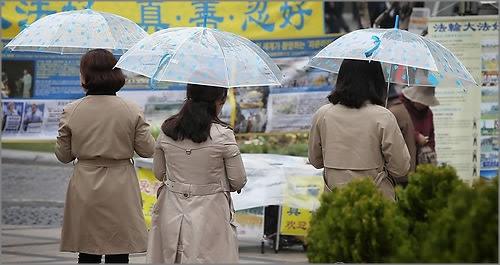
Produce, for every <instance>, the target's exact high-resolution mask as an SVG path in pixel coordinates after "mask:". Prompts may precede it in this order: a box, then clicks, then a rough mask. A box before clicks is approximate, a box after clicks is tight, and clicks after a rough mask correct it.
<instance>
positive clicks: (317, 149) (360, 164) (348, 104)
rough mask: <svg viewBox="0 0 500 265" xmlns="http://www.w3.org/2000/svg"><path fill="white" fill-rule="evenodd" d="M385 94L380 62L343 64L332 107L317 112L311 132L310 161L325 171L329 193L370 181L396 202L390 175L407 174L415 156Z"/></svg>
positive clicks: (345, 61) (360, 61) (325, 107)
mask: <svg viewBox="0 0 500 265" xmlns="http://www.w3.org/2000/svg"><path fill="white" fill-rule="evenodd" d="M385 91H386V89H385V81H384V76H383V73H382V68H381V66H380V63H379V62H376V61H371V62H368V61H362V60H348V59H345V60H344V61H343V62H342V65H341V67H340V72H339V75H338V77H337V84H336V87H335V89H334V90H333V92H332V93H331V94H330V95H329V96H328V100H329V101H330V103H329V104H327V105H324V106H322V107H321V108H320V109H319V110H318V111H317V112H316V113H315V114H314V116H313V122H312V126H311V131H310V134H309V149H308V156H309V161H310V162H311V164H312V165H313V166H314V167H316V168H324V171H323V172H324V178H325V184H326V185H325V189H326V191H329V189H330V188H331V187H342V186H344V185H346V184H347V183H348V182H349V181H350V180H352V179H354V178H359V177H370V178H373V181H374V183H375V185H376V186H378V187H379V189H380V190H382V192H383V194H384V195H385V196H386V197H387V198H390V199H395V193H394V186H393V183H391V181H390V179H389V176H388V174H387V173H389V174H390V175H391V176H393V177H395V178H400V177H403V176H405V175H406V174H407V173H408V170H409V169H410V154H409V152H408V148H407V147H406V143H405V141H404V139H403V136H402V134H401V131H400V129H399V126H398V123H397V121H396V118H395V117H394V115H393V114H392V113H391V112H390V111H389V110H388V109H386V108H385V107H383V106H384V105H385V95H386V93H385ZM386 171H387V172H386Z"/></svg>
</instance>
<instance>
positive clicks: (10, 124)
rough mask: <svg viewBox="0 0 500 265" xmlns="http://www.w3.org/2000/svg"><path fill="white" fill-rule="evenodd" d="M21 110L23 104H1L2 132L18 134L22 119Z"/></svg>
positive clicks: (10, 102)
mask: <svg viewBox="0 0 500 265" xmlns="http://www.w3.org/2000/svg"><path fill="white" fill-rule="evenodd" d="M23 108H24V103H23V102H13V101H9V102H3V118H2V132H4V133H17V132H19V129H20V127H21V120H22V117H23Z"/></svg>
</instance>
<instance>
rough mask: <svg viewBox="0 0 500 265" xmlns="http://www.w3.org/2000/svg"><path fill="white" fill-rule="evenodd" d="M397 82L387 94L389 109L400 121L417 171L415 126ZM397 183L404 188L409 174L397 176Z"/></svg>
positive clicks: (412, 168)
mask: <svg viewBox="0 0 500 265" xmlns="http://www.w3.org/2000/svg"><path fill="white" fill-rule="evenodd" d="M395 86H396V85H395V84H390V86H389V94H388V95H387V109H389V110H390V111H391V112H392V114H394V117H396V121H397V122H398V126H399V129H400V130H401V134H403V138H404V140H405V143H406V147H408V152H410V158H411V160H410V171H409V172H408V173H411V172H415V166H416V159H417V148H416V146H415V129H414V128H413V122H412V120H411V117H410V114H409V113H408V110H407V109H406V107H405V106H404V105H403V103H402V102H401V100H400V99H399V94H398V92H397V90H396V88H395ZM396 183H397V184H399V185H401V186H402V187H403V188H404V187H406V185H407V184H408V176H404V177H401V178H396Z"/></svg>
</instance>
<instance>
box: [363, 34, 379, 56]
mask: <svg viewBox="0 0 500 265" xmlns="http://www.w3.org/2000/svg"><path fill="white" fill-rule="evenodd" d="M372 40H374V41H375V46H374V47H373V48H371V49H370V50H368V51H366V52H365V56H366V57H370V56H372V54H373V52H374V51H375V50H376V49H378V46H380V38H379V37H378V36H375V35H373V36H372Z"/></svg>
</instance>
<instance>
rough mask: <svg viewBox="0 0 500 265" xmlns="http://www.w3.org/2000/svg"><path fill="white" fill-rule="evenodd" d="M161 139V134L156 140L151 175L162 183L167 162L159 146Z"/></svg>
mask: <svg viewBox="0 0 500 265" xmlns="http://www.w3.org/2000/svg"><path fill="white" fill-rule="evenodd" d="M161 138H162V133H160V135H159V136H158V138H157V139H156V144H155V147H154V155H153V173H154V175H155V177H156V178H157V179H158V180H159V181H163V179H164V178H165V174H166V173H167V165H166V163H167V161H165V153H164V152H163V149H162V148H161V145H160V143H161Z"/></svg>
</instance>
